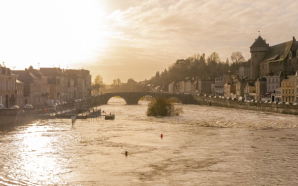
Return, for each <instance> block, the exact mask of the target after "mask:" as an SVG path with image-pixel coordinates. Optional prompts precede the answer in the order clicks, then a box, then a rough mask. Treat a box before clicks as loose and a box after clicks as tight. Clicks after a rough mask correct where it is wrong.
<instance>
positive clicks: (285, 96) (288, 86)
mask: <svg viewBox="0 0 298 186" xmlns="http://www.w3.org/2000/svg"><path fill="white" fill-rule="evenodd" d="M296 90H297V89H296V76H288V78H287V79H284V80H282V82H281V97H282V101H283V102H289V103H294V102H296V95H297V93H296Z"/></svg>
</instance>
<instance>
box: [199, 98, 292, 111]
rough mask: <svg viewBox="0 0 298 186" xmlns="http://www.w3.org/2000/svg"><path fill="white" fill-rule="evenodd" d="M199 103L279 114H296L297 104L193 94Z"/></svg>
mask: <svg viewBox="0 0 298 186" xmlns="http://www.w3.org/2000/svg"><path fill="white" fill-rule="evenodd" d="M194 97H195V99H196V100H197V101H198V102H199V104H201V105H209V106H218V107H227V108H236V109H244V110H256V111H265V112H275V113H281V114H292V115H298V105H284V104H283V105H279V104H272V103H256V102H254V103H247V102H243V101H238V100H228V99H220V98H212V97H211V98H210V97H204V96H194Z"/></svg>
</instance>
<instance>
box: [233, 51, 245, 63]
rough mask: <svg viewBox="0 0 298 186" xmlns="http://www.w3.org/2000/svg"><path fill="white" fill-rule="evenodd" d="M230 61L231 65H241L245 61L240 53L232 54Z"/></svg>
mask: <svg viewBox="0 0 298 186" xmlns="http://www.w3.org/2000/svg"><path fill="white" fill-rule="evenodd" d="M231 60H232V62H233V63H236V64H238V63H243V62H244V61H245V59H244V57H243V55H242V53H241V52H233V53H232V55H231Z"/></svg>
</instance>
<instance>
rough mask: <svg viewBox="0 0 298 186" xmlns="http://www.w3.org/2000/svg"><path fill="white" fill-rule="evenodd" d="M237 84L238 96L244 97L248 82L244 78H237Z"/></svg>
mask: <svg viewBox="0 0 298 186" xmlns="http://www.w3.org/2000/svg"><path fill="white" fill-rule="evenodd" d="M234 82H235V84H236V98H237V99H238V98H240V97H244V88H245V85H246V82H245V80H244V79H235V81H234Z"/></svg>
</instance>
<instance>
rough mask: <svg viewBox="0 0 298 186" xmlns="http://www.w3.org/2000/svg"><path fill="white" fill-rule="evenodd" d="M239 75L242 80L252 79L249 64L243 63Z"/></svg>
mask: <svg viewBox="0 0 298 186" xmlns="http://www.w3.org/2000/svg"><path fill="white" fill-rule="evenodd" d="M238 75H239V77H240V78H246V77H250V64H249V62H244V63H241V65H240V67H239V70H238Z"/></svg>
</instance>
